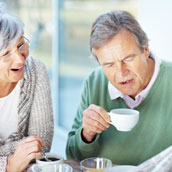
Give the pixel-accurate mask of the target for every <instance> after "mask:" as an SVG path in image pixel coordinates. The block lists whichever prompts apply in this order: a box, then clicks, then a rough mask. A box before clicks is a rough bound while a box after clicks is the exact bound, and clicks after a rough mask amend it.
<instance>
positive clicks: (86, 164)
mask: <svg viewBox="0 0 172 172" xmlns="http://www.w3.org/2000/svg"><path fill="white" fill-rule="evenodd" d="M80 167H81V170H82V171H84V172H104V169H105V168H110V167H112V161H111V160H110V159H107V158H99V157H94V158H87V159H84V160H82V161H81V162H80Z"/></svg>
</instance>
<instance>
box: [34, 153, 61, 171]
mask: <svg viewBox="0 0 172 172" xmlns="http://www.w3.org/2000/svg"><path fill="white" fill-rule="evenodd" d="M45 154H46V156H47V158H48V159H50V160H52V161H46V160H45V158H44V157H41V158H38V159H36V164H37V167H38V168H40V169H41V171H42V172H55V171H56V169H57V167H58V166H59V165H60V164H62V163H63V157H62V156H60V155H57V154H55V153H45ZM55 159H57V160H55Z"/></svg>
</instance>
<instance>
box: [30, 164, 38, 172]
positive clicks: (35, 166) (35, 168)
mask: <svg viewBox="0 0 172 172" xmlns="http://www.w3.org/2000/svg"><path fill="white" fill-rule="evenodd" d="M27 172H39V169H38V167H37V165H36V164H33V165H32V166H31V167H29V168H28V169H27Z"/></svg>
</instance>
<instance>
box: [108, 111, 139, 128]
mask: <svg viewBox="0 0 172 172" xmlns="http://www.w3.org/2000/svg"><path fill="white" fill-rule="evenodd" d="M108 114H109V115H110V118H111V122H110V123H111V124H112V125H113V126H115V127H116V129H117V130H119V131H131V130H132V129H133V128H134V127H135V126H136V124H137V122H138V121H139V111H137V110H133V109H113V110H111V111H110V112H109V113H108Z"/></svg>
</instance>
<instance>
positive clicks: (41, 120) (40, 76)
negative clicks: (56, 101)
mask: <svg viewBox="0 0 172 172" xmlns="http://www.w3.org/2000/svg"><path fill="white" fill-rule="evenodd" d="M35 68H36V87H35V92H34V98H33V102H32V106H31V113H30V118H29V127H28V135H37V136H40V137H41V138H42V139H43V142H44V143H45V151H46V152H49V151H50V148H51V144H52V138H53V128H54V125H53V110H52V101H51V93H50V85H49V78H48V72H47V70H46V67H45V65H44V64H43V63H41V62H39V61H38V60H35Z"/></svg>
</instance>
